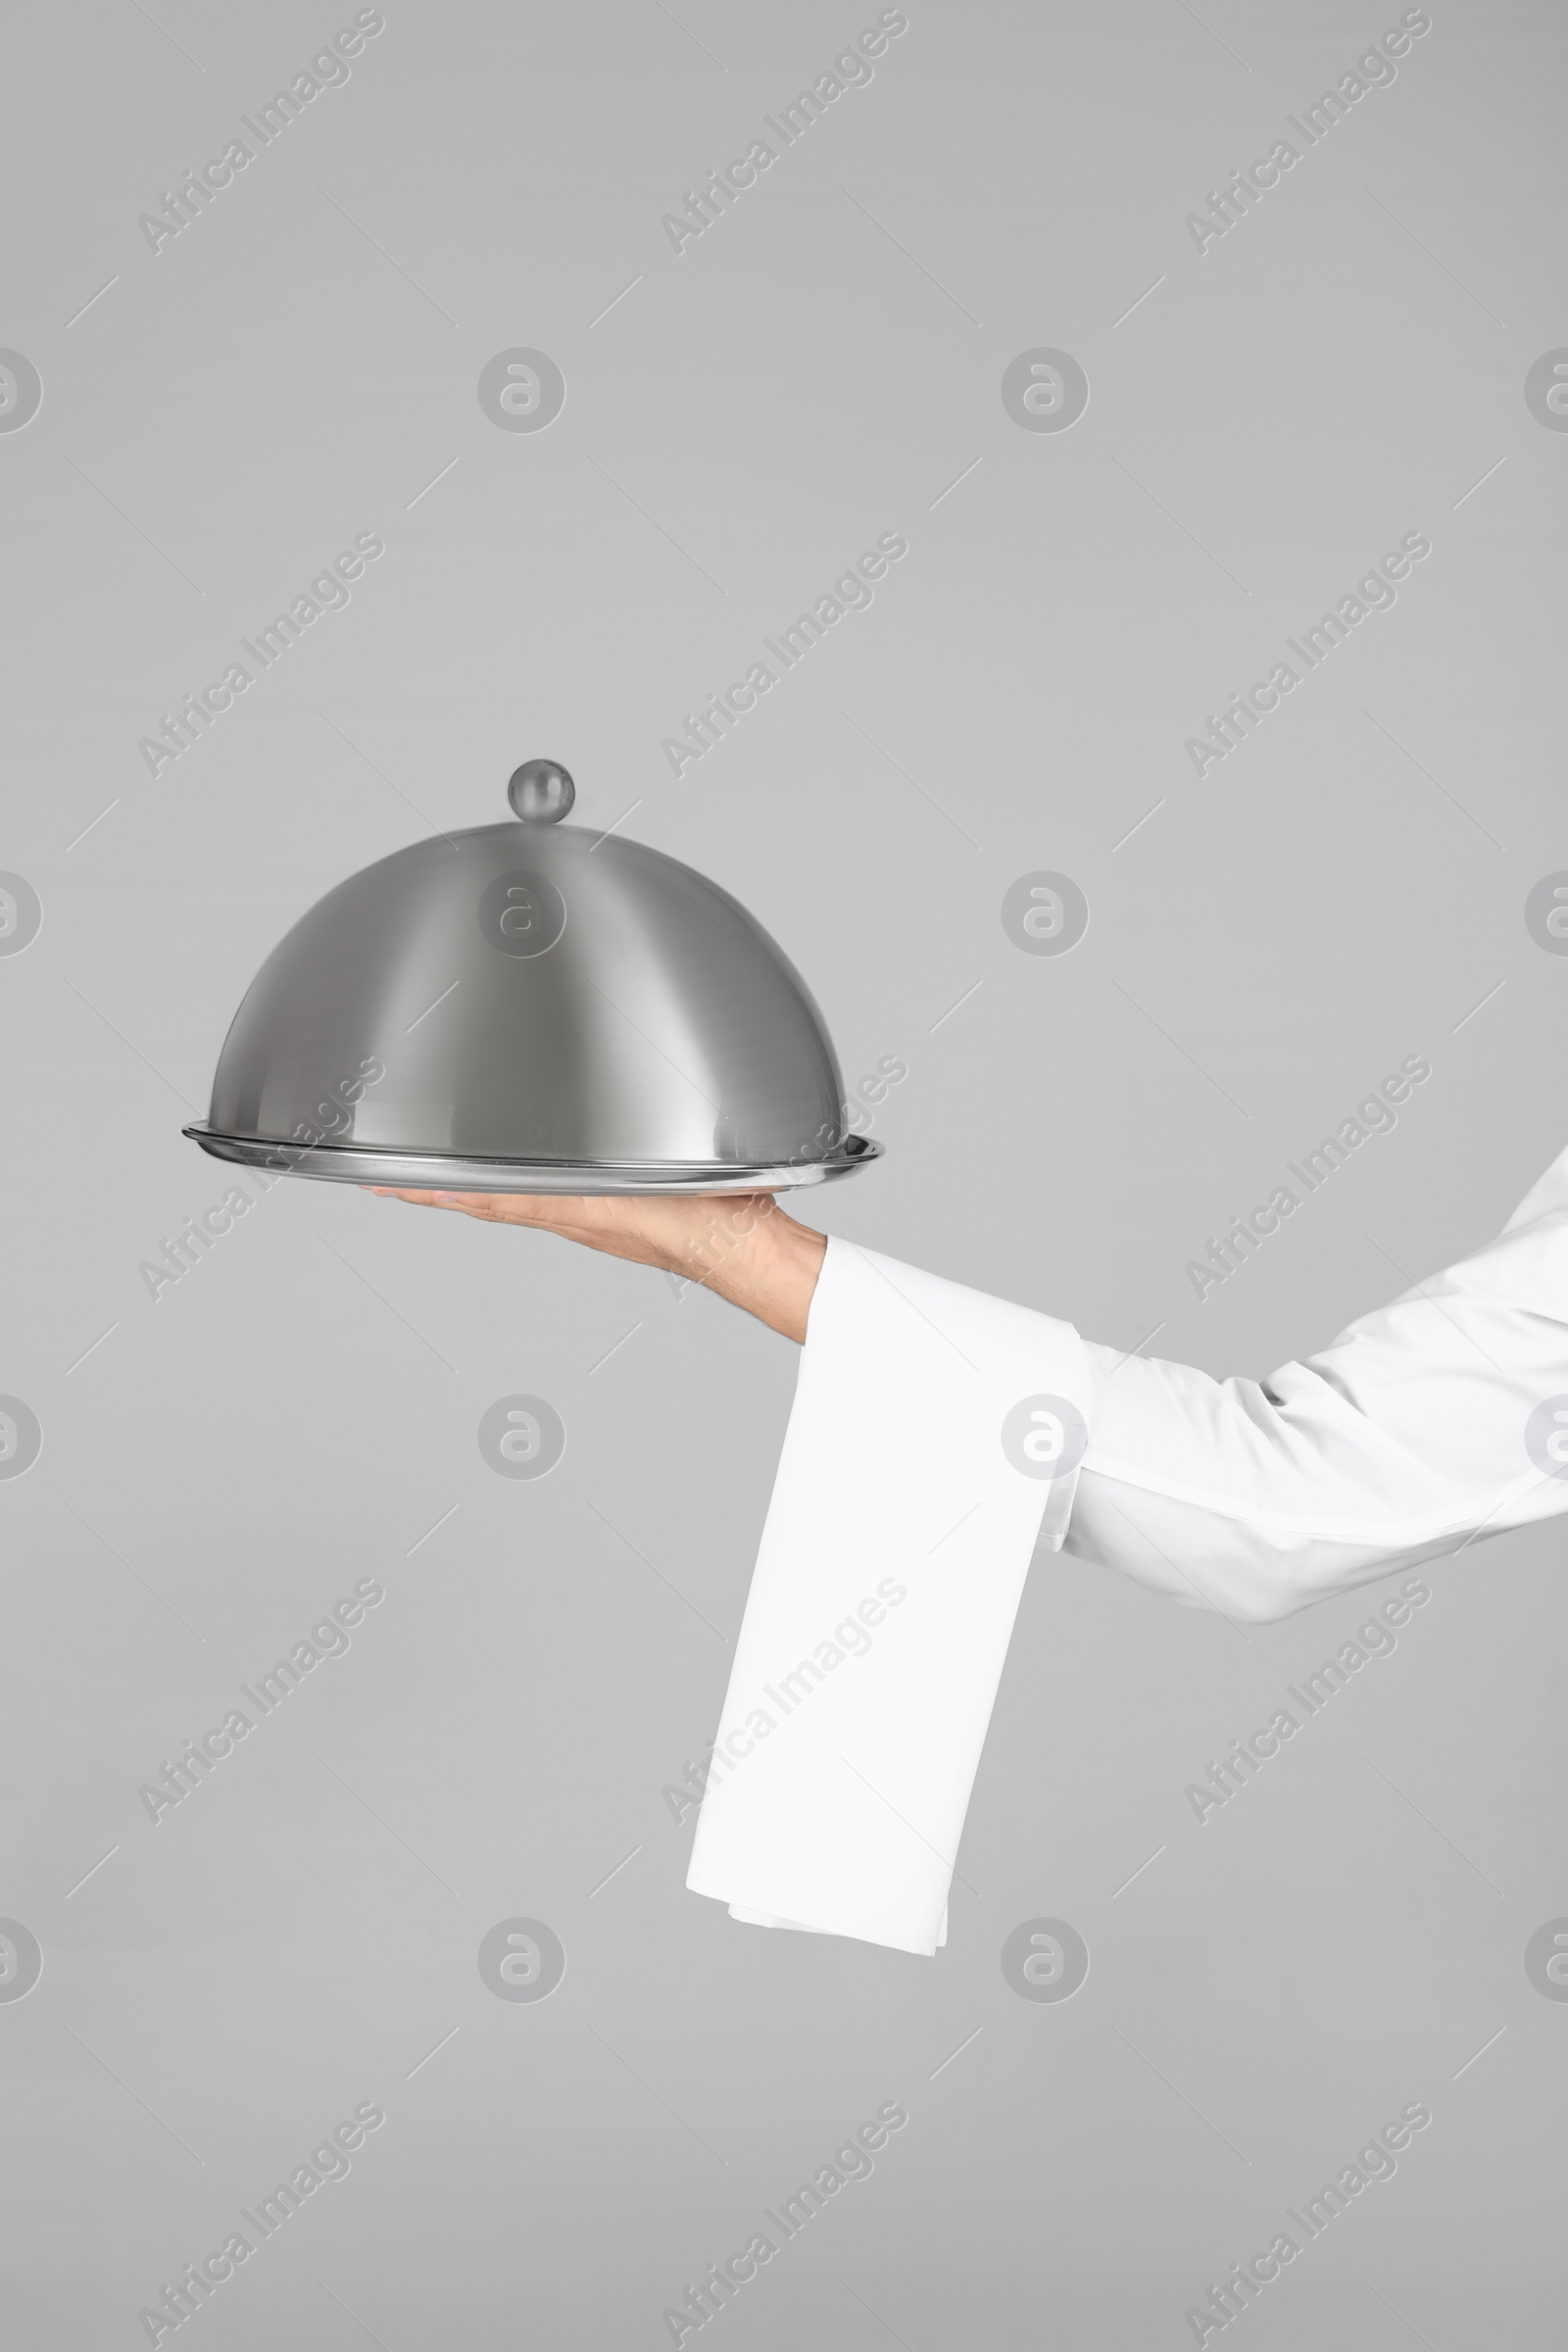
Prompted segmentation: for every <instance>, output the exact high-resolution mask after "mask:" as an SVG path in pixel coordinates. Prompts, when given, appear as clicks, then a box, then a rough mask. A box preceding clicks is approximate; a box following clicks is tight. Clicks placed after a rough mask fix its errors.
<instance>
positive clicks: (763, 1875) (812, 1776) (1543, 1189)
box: [687, 1153, 1568, 1953]
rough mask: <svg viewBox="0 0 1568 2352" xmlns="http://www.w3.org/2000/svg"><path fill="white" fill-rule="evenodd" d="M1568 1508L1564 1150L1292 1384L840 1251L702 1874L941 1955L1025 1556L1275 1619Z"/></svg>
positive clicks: (773, 1530) (817, 1300)
mask: <svg viewBox="0 0 1568 2352" xmlns="http://www.w3.org/2000/svg"><path fill="white" fill-rule="evenodd" d="M1564 1509H1568V1153H1565V1154H1564V1155H1563V1157H1562V1158H1560V1159H1558V1160H1557V1161H1556V1162H1555V1163H1554V1165H1553V1166H1552V1167H1551V1168H1550V1169H1549V1170H1548V1171H1547V1173H1546V1175H1545V1176H1544V1177H1543V1179H1542V1181H1541V1182H1540V1183H1539V1184H1538V1185H1537V1186H1536V1187H1535V1189H1534V1190H1533V1191H1532V1192H1531V1193H1530V1194H1529V1195H1528V1197H1527V1198H1526V1199H1525V1201H1523V1202H1522V1203H1521V1204H1520V1206H1519V1208H1518V1209H1517V1210H1516V1211H1515V1212H1514V1214H1513V1216H1512V1217H1511V1218H1510V1219H1509V1221H1508V1224H1507V1226H1506V1227H1505V1228H1504V1230H1503V1232H1502V1234H1501V1235H1500V1237H1499V1238H1498V1239H1497V1240H1496V1241H1495V1242H1493V1243H1491V1244H1490V1245H1489V1246H1488V1247H1487V1248H1486V1249H1484V1250H1480V1251H1478V1252H1477V1253H1476V1254H1475V1255H1474V1256H1473V1257H1470V1258H1467V1259H1465V1260H1464V1261H1463V1262H1462V1263H1461V1264H1459V1265H1456V1266H1454V1267H1452V1268H1450V1269H1449V1270H1448V1271H1447V1272H1446V1273H1444V1274H1440V1275H1437V1276H1435V1277H1434V1278H1433V1279H1432V1280H1430V1281H1427V1282H1423V1283H1419V1284H1417V1285H1416V1287H1415V1288H1414V1289H1413V1290H1410V1291H1407V1292H1406V1293H1405V1294H1404V1295H1403V1296H1402V1297H1401V1298H1398V1299H1395V1300H1394V1302H1393V1303H1392V1305H1389V1306H1385V1307H1381V1308H1379V1309H1377V1310H1376V1311H1375V1312H1374V1313H1372V1314H1369V1315H1365V1316H1363V1317H1362V1318H1361V1319H1360V1320H1359V1321H1358V1322H1356V1323H1353V1324H1351V1325H1350V1327H1349V1329H1348V1330H1347V1331H1345V1332H1342V1333H1341V1335H1340V1337H1339V1338H1338V1339H1337V1340H1335V1341H1334V1342H1333V1344H1332V1345H1331V1346H1330V1347H1328V1348H1324V1349H1323V1350H1322V1352H1321V1353H1320V1354H1317V1355H1313V1356H1309V1357H1307V1358H1306V1359H1305V1360H1304V1361H1302V1362H1299V1363H1289V1364H1286V1365H1285V1366H1283V1368H1282V1369H1281V1370H1280V1371H1278V1372H1276V1373H1274V1374H1273V1375H1272V1376H1271V1377H1270V1378H1269V1379H1268V1380H1264V1381H1254V1380H1242V1379H1236V1380H1225V1381H1216V1380H1213V1379H1211V1378H1210V1377H1209V1376H1208V1375H1207V1374H1206V1373H1202V1372H1198V1371H1194V1370H1192V1369H1190V1368H1189V1367H1188V1366H1186V1365H1183V1364H1171V1363H1160V1362H1154V1361H1148V1360H1146V1359H1144V1358H1143V1357H1140V1356H1136V1355H1134V1356H1125V1357H1118V1356H1117V1354H1116V1353H1115V1351H1114V1350H1113V1349H1110V1348H1099V1347H1095V1346H1085V1345H1084V1344H1083V1343H1081V1342H1080V1341H1079V1339H1078V1336H1077V1334H1076V1332H1075V1331H1073V1329H1072V1328H1071V1326H1070V1325H1068V1324H1065V1323H1061V1322H1058V1321H1057V1320H1055V1319H1054V1317H1052V1316H1049V1315H1042V1314H1037V1313H1036V1312H1034V1311H1033V1310H1032V1309H1031V1308H1028V1307H1023V1306H1014V1305H1009V1304H1007V1303H1006V1301H1005V1300H1003V1299H993V1298H990V1297H988V1296H987V1295H986V1294H984V1293H982V1292H978V1291H972V1290H967V1289H965V1288H964V1287H963V1286H961V1285H960V1284H957V1283H952V1282H947V1281H944V1280H943V1279H942V1278H941V1277H939V1276H937V1275H933V1274H925V1273H922V1272H920V1271H919V1270H918V1269H917V1268H915V1267H912V1266H906V1265H902V1264H900V1263H899V1262H897V1261H896V1260H894V1259H891V1258H885V1257H880V1256H878V1255H876V1254H875V1253H874V1252H872V1251H870V1250H860V1249H858V1248H856V1247H855V1246H854V1245H853V1244H850V1243H847V1242H842V1241H831V1242H830V1243H829V1245H828V1250H827V1255H826V1257H825V1259H824V1261H823V1265H822V1271H821V1274H820V1275H819V1277H818V1281H817V1287H816V1292H815V1295H814V1297H813V1299H812V1302H811V1308H810V1316H809V1327H808V1333H807V1340H806V1346H805V1348H804V1349H803V1351H802V1358H801V1370H800V1383H799V1387H798V1389H797V1393H796V1399H795V1405H794V1409H793V1412H792V1414H791V1418H790V1425H789V1429H788V1432H787V1433H786V1437H785V1443H784V1449H783V1453H782V1455H781V1457H780V1461H779V1469H778V1476H777V1480H776V1483H775V1486H774V1491H773V1496H772V1500H771V1503H770V1505H769V1509H768V1516H767V1522H766V1526H765V1527H764V1530H763V1535H762V1543H761V1547H760V1553H759V1557H758V1563H757V1570H756V1574H755V1577H754V1579H753V1583H752V1589H751V1593H750V1594H749V1596H748V1600H747V1606H746V1614H745V1619H744V1622H743V1624H742V1627H741V1631H740V1636H739V1640H738V1642H737V1645H736V1657H735V1665H734V1670H733V1672H732V1674H731V1678H730V1685H729V1691H728V1694H727V1696H726V1699H725V1703H724V1711H723V1715H722V1717H721V1719H720V1728H719V1734H718V1738H717V1740H715V1743H714V1748H713V1752H712V1762H711V1768H710V1774H709V1779H708V1783H707V1788H706V1792H705V1795H704V1799H703V1809H702V1815H701V1818H700V1821H699V1824H698V1832H697V1838H696V1843H695V1846H694V1848H693V1855H692V1864H691V1870H690V1873H689V1876H688V1880H687V1884H688V1886H690V1887H692V1888H694V1889H695V1890H696V1891H697V1892H699V1893H703V1894H711V1895H715V1896H717V1897H718V1898H719V1899H720V1900H721V1901H724V1902H726V1903H728V1905H729V1907H730V1910H731V1913H732V1915H733V1916H734V1917H736V1918H737V1919H742V1920H746V1921H750V1922H754V1923H756V1924H758V1925H761V1926H768V1927H791V1928H805V1929H812V1930H815V1931H817V1932H819V1933H825V1934H835V1935H844V1936H860V1937H863V1938H865V1939H866V1940H868V1941H872V1942H878V1943H887V1944H892V1945H894V1946H896V1947H897V1948H899V1949H901V1950H905V1951H912V1952H925V1953H929V1952H933V1951H934V1950H935V1949H936V1948H937V1945H938V1944H939V1943H941V1942H942V1941H943V1940H944V1939H945V1935H946V1905H947V1893H948V1887H949V1885H950V1882H951V1879H952V1876H953V1873H954V1868H955V1857H956V1852H957V1844H958V1838H959V1836H960V1834H961V1831H962V1827H963V1818H964V1814H965V1811H966V1810H967V1806H968V1800H969V1791H970V1788H971V1785H972V1783H973V1779H974V1774H975V1769H976V1766H977V1764H978V1761H979V1755H980V1749H981V1745H982V1743H983V1741H984V1739H985V1734H986V1728H987V1725H988V1723H989V1721H990V1716H991V1709H992V1705H993V1702H994V1700H995V1696H996V1691H997V1686H998V1683H999V1681H1000V1678H1001V1673H1002V1666H1003V1661H1004V1659H1005V1654H1006V1647H1007V1642H1008V1640H1009V1638H1010V1636H1011V1632H1012V1624H1013V1619H1014V1616H1015V1614H1016V1611H1017V1606H1018V1599H1019V1595H1020V1593H1021V1591H1022V1587H1023V1579H1024V1576H1025V1573H1026V1571H1027V1568H1028V1564H1029V1558H1030V1555H1031V1553H1032V1552H1033V1551H1034V1549H1035V1548H1036V1545H1037V1543H1038V1542H1040V1541H1042V1540H1043V1541H1044V1542H1045V1544H1047V1545H1048V1546H1050V1547H1052V1548H1059V1547H1061V1546H1062V1544H1063V1543H1065V1547H1066V1549H1067V1550H1068V1551H1070V1552H1072V1553H1074V1554H1076V1555H1077V1556H1079V1557H1080V1558H1084V1559H1088V1560H1092V1561H1096V1562H1100V1563H1102V1564H1103V1565H1105V1566H1107V1567H1113V1568H1117V1569H1120V1570H1122V1571H1123V1572H1124V1573H1126V1574H1127V1575H1129V1576H1132V1577H1134V1578H1136V1579H1137V1580H1138V1581H1139V1582H1140V1583H1141V1584H1145V1585H1148V1586H1151V1587H1152V1588H1153V1589H1154V1590H1156V1591H1159V1592H1162V1593H1168V1594H1169V1595H1170V1596H1171V1597H1172V1598H1174V1599H1177V1600H1180V1601H1184V1602H1186V1603H1188V1604H1189V1605H1191V1606H1193V1607H1197V1608H1212V1609H1219V1610H1222V1611H1224V1612H1225V1613H1226V1614H1227V1615H1229V1616H1232V1617H1235V1618H1250V1619H1254V1620H1255V1619H1264V1618H1272V1617H1282V1616H1286V1615H1288V1614H1289V1613H1290V1612H1291V1611H1292V1610H1295V1609H1299V1608H1304V1607H1305V1606H1306V1605H1307V1604H1308V1603H1309V1602H1310V1601H1313V1600H1318V1599H1321V1598H1323V1597H1324V1596H1326V1595H1327V1594H1330V1593H1342V1592H1347V1591H1348V1590H1350V1589H1351V1588H1352V1587H1354V1586H1356V1585H1359V1584H1365V1583H1367V1582H1368V1581H1369V1580H1371V1579H1372V1578H1374V1577H1379V1576H1383V1575H1385V1574H1387V1573H1388V1572H1389V1571H1390V1570H1392V1569H1396V1568H1398V1567H1402V1566H1407V1565H1412V1564H1414V1563H1417V1562H1419V1561H1422V1560H1427V1559H1430V1558H1433V1557H1434V1556H1436V1555H1438V1554H1440V1553H1445V1552H1451V1551H1455V1550H1458V1549H1462V1548H1463V1547H1464V1546H1465V1545H1466V1544H1470V1543H1472V1542H1474V1541H1477V1540H1478V1539H1482V1538H1485V1537H1488V1536H1492V1535H1496V1534H1499V1533H1501V1532H1502V1531H1503V1530H1504V1529H1505V1528H1510V1527H1518V1526H1521V1525H1524V1524H1525V1523H1527V1522H1529V1521H1531V1520H1536V1519H1542V1518H1547V1517H1550V1516H1552V1515H1554V1514H1555V1513H1557V1512H1560V1511H1562V1510H1564Z"/></svg>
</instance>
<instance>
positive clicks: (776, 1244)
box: [686, 1198, 827, 1346]
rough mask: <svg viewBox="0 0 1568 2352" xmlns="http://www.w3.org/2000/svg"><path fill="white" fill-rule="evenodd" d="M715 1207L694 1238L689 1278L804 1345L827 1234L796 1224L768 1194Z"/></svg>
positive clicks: (786, 1337) (689, 1260) (688, 1267)
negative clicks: (706, 1226) (706, 1227)
mask: <svg viewBox="0 0 1568 2352" xmlns="http://www.w3.org/2000/svg"><path fill="white" fill-rule="evenodd" d="M714 1205H715V1207H716V1210H717V1213H716V1214H715V1215H714V1216H713V1218H712V1220H711V1227H710V1229H709V1230H708V1231H707V1232H706V1233H700V1234H697V1235H694V1236H693V1239H692V1244H691V1249H690V1253H689V1258H688V1264H687V1268H686V1270H687V1272H688V1274H689V1275H690V1278H691V1279H692V1280H693V1281H694V1282H701V1283H703V1284H704V1285H705V1286H706V1287H707V1288H708V1289H709V1290H711V1291H716V1292H717V1293H718V1295H719V1297H720V1298H721V1299H728V1300H729V1302H730V1304H731V1305H732V1306H739V1307H742V1308H744V1309H745V1311H746V1312H747V1313H748V1314H752V1315H756V1316H757V1317H758V1318H759V1320H760V1322H763V1323H766V1324H767V1325H769V1326H770V1328H771V1329H772V1330H774V1331H777V1332H781V1333H782V1334H783V1336H784V1337H785V1339H787V1340H794V1341H796V1342H797V1344H799V1345H802V1346H804V1344H805V1340H806V1321H807V1315H808V1313H809V1309H810V1304H811V1295H812V1293H813V1292H814V1291H815V1289H816V1278H817V1276H818V1275H819V1274H820V1272H821V1270H822V1259H823V1256H824V1255H825V1253H826V1250H827V1237H826V1235H825V1234H821V1233H817V1232H816V1231H815V1230H814V1229H813V1228H812V1227H811V1226H809V1225H801V1224H798V1223H797V1222H796V1220H795V1218H794V1217H791V1216H787V1215H786V1214H785V1212H784V1210H783V1209H781V1208H780V1207H778V1206H777V1204H776V1203H775V1202H774V1201H772V1200H771V1199H770V1198H763V1199H761V1200H745V1201H737V1202H736V1203H735V1204H734V1206H733V1207H732V1208H731V1207H726V1206H721V1205H718V1204H716V1203H715V1204H714Z"/></svg>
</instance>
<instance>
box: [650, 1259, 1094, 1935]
mask: <svg viewBox="0 0 1568 2352" xmlns="http://www.w3.org/2000/svg"><path fill="white" fill-rule="evenodd" d="M1089 1386H1090V1375H1089V1370H1088V1366H1087V1363H1086V1360H1085V1356H1084V1351H1083V1349H1082V1348H1081V1346H1080V1344H1079V1340H1078V1335H1077V1333H1076V1332H1075V1331H1074V1330H1073V1328H1072V1326H1071V1325H1070V1324H1067V1323H1061V1322H1057V1321H1056V1320H1055V1319H1054V1317H1052V1316H1049V1315H1041V1314H1036V1313H1035V1312H1034V1311H1033V1310H1032V1309H1031V1308H1029V1307H1024V1306H1016V1305H1012V1304H1010V1303H1009V1302H1008V1301H1007V1300H1005V1299H993V1298H990V1297H988V1296H987V1295H986V1294H985V1293H984V1292H980V1291H971V1290H966V1289H964V1288H963V1287H962V1285H961V1284H958V1283H954V1282H946V1281H944V1280H943V1279H942V1277H941V1276H940V1275H935V1274H926V1273H923V1272H921V1271H920V1270H919V1269H918V1268H917V1267H914V1266H907V1265H903V1264H901V1263H900V1262H899V1261H898V1260H897V1259H896V1258H889V1257H882V1256H879V1255H878V1254H877V1253H876V1252H874V1251H872V1250H860V1249H858V1248H857V1247H856V1246H855V1245H854V1244H853V1243H850V1242H843V1241H836V1240H834V1241H830V1242H829V1243H828V1247H827V1255H826V1257H825V1259H824V1261H823V1265H822V1270H821V1274H820V1276H819V1277H818V1280H817V1286H816V1291H815V1294H814V1296H813V1298H812V1300H811V1309H810V1318H809V1328H808V1332H807V1339H806V1345H805V1348H804V1349H803V1350H802V1355H801V1367H800V1379H799V1384H798V1387H797V1390H796V1396H795V1404H794V1409H793V1411H792V1413H791V1415H790V1424H789V1428H788V1431H787V1432H786V1434H785V1439H784V1448H783V1452H782V1454H781V1456H780V1459H779V1466H778V1476H777V1478H776V1480H775V1482H774V1487H773V1495H772V1500H771V1503H770V1505H769V1508H768V1515H767V1523H766V1526H765V1527H764V1529H763V1531H762V1541H761V1546H760V1551H759V1554H758V1561H757V1570H756V1574H755V1575H754V1577H753V1579H752V1589H751V1593H750V1594H749V1595H748V1598H747V1603H746V1615H745V1619H744V1621H743V1623H742V1626H741V1631H740V1638H739V1641H738V1642H737V1644H736V1653H735V1664H734V1668H733V1671H732V1672H731V1675H730V1682H729V1691H728V1693H727V1695H726V1697H725V1701H724V1709H723V1713H722V1715H721V1717H720V1721H719V1734H718V1739H717V1740H716V1742H715V1745H714V1752H713V1760H712V1764H711V1770H710V1774H709V1779H708V1784H707V1789H706V1791H705V1794H704V1798H703V1808H702V1814H701V1818H700V1819H699V1822H698V1826H697V1838H696V1843H695V1845H694V1847H693V1851H692V1862H691V1868H690V1871H689V1872H688V1874H687V1880H686V1884H687V1886H688V1887H691V1888H692V1889H693V1891H694V1892H695V1893H698V1894H709V1895H713V1896H716V1897H717V1899H718V1900H719V1901H720V1902H724V1903H727V1904H728V1905H729V1908H730V1914H731V1917H732V1918H735V1919H739V1920H745V1921H748V1922H751V1923H754V1924H756V1925H760V1926H764V1927H779V1928H799V1929H805V1930H809V1931H811V1932H814V1933H816V1934H818V1935H833V1936H858V1937H860V1938H861V1939H862V1940H864V1941H865V1942H868V1943H885V1944H890V1945H892V1946H894V1947H895V1948H896V1949H897V1950H900V1951H907V1952H922V1953H932V1952H935V1950H936V1949H937V1947H938V1945H939V1944H941V1943H942V1942H944V1941H945V1940H946V1934H947V1898H948V1887H949V1884H950V1882H951V1880H952V1877H953V1870H954V1862H955V1858H956V1853H957V1845H958V1838H959V1836H960V1834H961V1832H962V1829H963V1817H964V1814H965V1812H966V1810H967V1808H968V1802H969V1791H970V1788H971V1786H972V1785H973V1781H974V1775H975V1768H976V1765H977V1764H978V1762H979V1759H980V1749H981V1745H982V1743H983V1741H984V1740H985V1735H986V1727H987V1725H988V1723H989V1722H990V1720H991V1710H992V1706H993V1704H994V1703H995V1699H996V1693H997V1685H998V1683H999V1681H1000V1679H1001V1675H1002V1665H1003V1660H1004V1658H1005V1655H1006V1650H1007V1642H1008V1641H1009V1639H1010V1637H1011V1633H1012V1625H1013V1619H1014V1617H1015V1616H1016V1614H1017V1609H1018V1600H1019V1596H1020V1594H1021V1593H1022V1590H1023V1580H1024V1576H1025V1573H1026V1571H1027V1569H1028V1566H1029V1560H1030V1556H1031V1554H1032V1553H1033V1551H1034V1549H1035V1545H1036V1543H1037V1542H1038V1541H1040V1540H1041V1539H1042V1537H1043V1538H1044V1540H1045V1541H1046V1542H1047V1543H1048V1544H1050V1546H1051V1548H1052V1549H1053V1550H1054V1549H1057V1548H1058V1547H1059V1546H1060V1544H1061V1539H1062V1536H1063V1534H1064V1533H1065V1530H1066V1526H1067V1521H1068V1518H1069V1516H1070V1513H1071V1509H1072V1494H1073V1488H1074V1486H1075V1484H1076V1478H1077V1464H1078V1460H1079V1458H1080V1457H1081V1454H1082V1450H1083V1446H1084V1442H1085V1421H1086V1418H1087V1411H1088V1403H1089Z"/></svg>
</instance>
